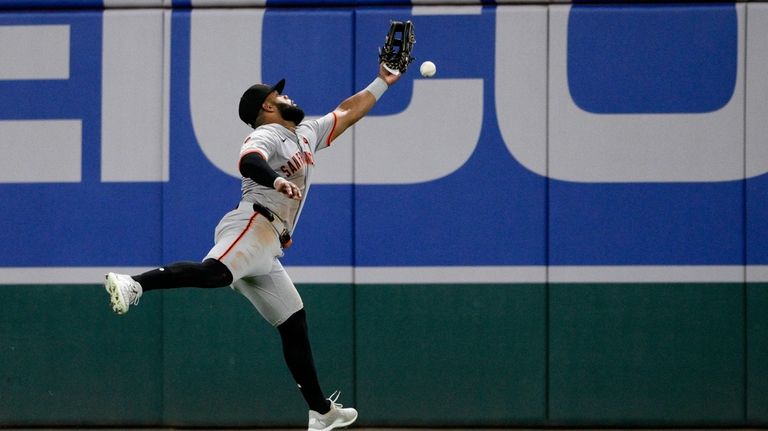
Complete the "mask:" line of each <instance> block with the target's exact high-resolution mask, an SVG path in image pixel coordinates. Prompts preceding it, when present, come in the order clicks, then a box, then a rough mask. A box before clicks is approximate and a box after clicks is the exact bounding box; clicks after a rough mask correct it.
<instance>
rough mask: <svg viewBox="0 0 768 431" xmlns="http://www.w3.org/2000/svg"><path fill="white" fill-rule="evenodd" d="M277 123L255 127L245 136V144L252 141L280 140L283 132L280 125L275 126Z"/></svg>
mask: <svg viewBox="0 0 768 431" xmlns="http://www.w3.org/2000/svg"><path fill="white" fill-rule="evenodd" d="M275 126H276V125H275V124H264V125H261V126H259V127H257V128H256V129H254V130H253V131H252V132H251V133H250V134H249V135H248V136H246V137H245V140H244V141H243V144H244V145H245V144H248V143H252V142H259V141H261V142H264V141H280V140H281V139H282V134H281V133H280V130H279V127H275Z"/></svg>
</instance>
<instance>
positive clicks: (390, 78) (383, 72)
mask: <svg viewBox="0 0 768 431" xmlns="http://www.w3.org/2000/svg"><path fill="white" fill-rule="evenodd" d="M400 76H402V73H392V72H390V71H389V70H388V69H387V68H386V67H384V63H380V64H379V77H380V78H381V79H383V80H384V82H386V83H387V85H390V86H391V85H392V84H394V83H395V82H397V80H398V79H400Z"/></svg>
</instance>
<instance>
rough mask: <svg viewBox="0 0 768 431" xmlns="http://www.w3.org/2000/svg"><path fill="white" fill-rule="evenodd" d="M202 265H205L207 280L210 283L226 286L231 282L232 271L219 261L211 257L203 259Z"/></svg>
mask: <svg viewBox="0 0 768 431" xmlns="http://www.w3.org/2000/svg"><path fill="white" fill-rule="evenodd" d="M203 266H205V269H206V273H207V274H208V277H209V278H208V281H209V283H211V284H212V285H216V286H227V285H230V284H232V281H233V277H232V272H231V271H230V270H229V268H227V265H224V264H223V263H222V262H221V261H219V260H216V259H213V258H209V259H205V260H204V261H203Z"/></svg>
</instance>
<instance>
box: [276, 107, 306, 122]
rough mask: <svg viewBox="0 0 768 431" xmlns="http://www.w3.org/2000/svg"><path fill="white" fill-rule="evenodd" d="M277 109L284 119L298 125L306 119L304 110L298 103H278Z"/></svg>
mask: <svg viewBox="0 0 768 431" xmlns="http://www.w3.org/2000/svg"><path fill="white" fill-rule="evenodd" d="M277 109H278V110H279V111H280V115H281V116H282V117H283V120H286V121H291V122H293V124H296V125H298V124H299V123H301V120H303V119H304V110H303V109H301V108H299V107H298V106H296V105H289V104H287V103H285V104H280V105H277Z"/></svg>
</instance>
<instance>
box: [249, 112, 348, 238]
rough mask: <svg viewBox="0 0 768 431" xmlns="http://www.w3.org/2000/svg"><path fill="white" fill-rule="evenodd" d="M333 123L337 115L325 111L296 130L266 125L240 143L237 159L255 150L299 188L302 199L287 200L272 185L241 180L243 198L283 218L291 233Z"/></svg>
mask: <svg viewBox="0 0 768 431" xmlns="http://www.w3.org/2000/svg"><path fill="white" fill-rule="evenodd" d="M335 126H336V115H335V114H334V113H332V112H331V113H329V114H326V115H325V116H323V117H320V118H318V119H315V120H308V121H303V122H302V123H301V124H299V125H298V126H296V133H293V132H291V131H290V130H288V129H286V128H285V127H283V126H281V125H279V124H274V123H273V124H265V125H263V126H259V127H257V128H256V130H254V131H253V132H252V133H251V134H250V135H248V137H247V138H246V139H245V142H243V146H242V147H241V149H240V159H242V158H243V157H244V156H245V155H247V154H251V153H257V154H259V155H260V156H261V157H263V158H264V160H266V161H267V163H268V164H269V166H270V167H271V168H272V169H274V170H275V172H277V174H278V175H280V176H281V177H283V178H285V179H287V180H288V181H291V182H292V183H294V184H296V186H297V187H298V188H299V190H301V196H302V198H301V200H298V201H297V200H294V199H289V198H287V197H286V196H285V195H283V194H282V193H280V192H278V191H277V190H275V189H273V188H272V187H265V186H262V185H261V184H258V183H256V182H255V181H253V180H252V179H250V178H243V180H242V200H243V201H246V202H258V203H260V204H261V205H263V206H265V207H267V208H269V209H270V210H272V211H273V212H275V213H276V214H277V215H279V216H280V218H282V219H283V220H285V221H286V223H287V225H288V227H289V231H290V232H293V229H294V228H295V227H296V223H297V222H298V220H299V215H300V214H301V210H302V208H303V207H304V201H305V200H306V198H307V194H308V193H309V186H310V183H311V180H312V171H313V169H314V167H315V156H314V154H315V153H316V152H317V151H320V150H322V149H323V148H327V147H328V146H330V145H331V136H332V134H333V130H334V127H335Z"/></svg>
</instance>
